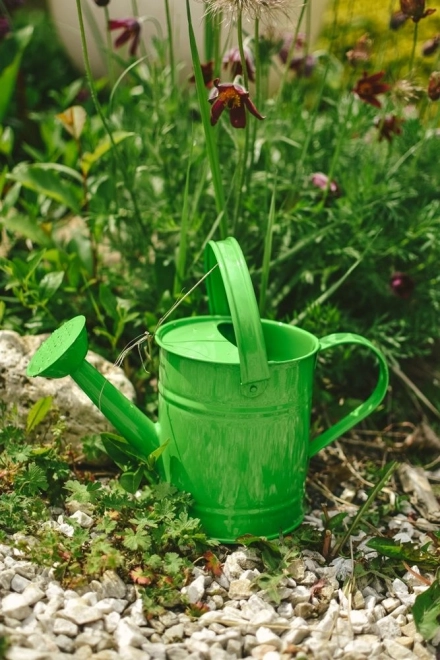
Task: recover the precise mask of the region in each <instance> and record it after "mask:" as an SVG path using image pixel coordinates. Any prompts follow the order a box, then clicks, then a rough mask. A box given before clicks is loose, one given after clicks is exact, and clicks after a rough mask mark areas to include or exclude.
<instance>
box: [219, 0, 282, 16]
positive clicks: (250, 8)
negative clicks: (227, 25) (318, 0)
mask: <svg viewBox="0 0 440 660" xmlns="http://www.w3.org/2000/svg"><path fill="white" fill-rule="evenodd" d="M287 5H288V0H206V7H207V11H209V12H212V13H214V14H220V13H222V14H223V15H224V16H225V18H236V17H237V15H238V14H244V15H246V16H247V17H249V18H260V17H262V16H264V15H265V14H268V15H270V14H271V13H273V12H278V11H286V9H287Z"/></svg>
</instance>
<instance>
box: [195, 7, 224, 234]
mask: <svg viewBox="0 0 440 660" xmlns="http://www.w3.org/2000/svg"><path fill="white" fill-rule="evenodd" d="M186 14H187V17H188V32H189V43H190V48H191V57H192V62H193V69H194V77H195V81H196V89H197V97H198V99H199V106H200V114H201V117H202V124H203V131H204V134H205V140H206V151H207V153H208V160H209V165H210V168H211V176H212V185H213V188H214V197H215V206H216V209H217V214H218V215H219V216H221V220H220V235H221V238H222V239H224V238H226V237H227V235H228V218H227V215H226V203H225V195H224V191H223V182H222V178H221V173H220V162H219V156H218V150H217V144H216V142H215V139H214V131H213V129H212V126H211V120H210V112H209V105H208V101H207V98H206V88H205V83H204V81H203V75H202V68H201V66H200V58H199V51H198V49H197V43H196V38H195V35H194V28H193V25H192V19H191V8H190V6H189V0H186Z"/></svg>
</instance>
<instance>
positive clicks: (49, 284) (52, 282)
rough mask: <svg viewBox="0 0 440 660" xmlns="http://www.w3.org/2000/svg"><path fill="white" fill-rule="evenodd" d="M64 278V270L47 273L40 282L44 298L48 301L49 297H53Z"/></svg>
mask: <svg viewBox="0 0 440 660" xmlns="http://www.w3.org/2000/svg"><path fill="white" fill-rule="evenodd" d="M63 279H64V271H62V270H55V271H53V272H51V273H46V275H45V276H44V277H43V278H42V279H41V281H40V284H39V289H40V296H41V298H42V300H45V301H46V300H49V298H52V296H53V294H54V293H55V292H56V291H57V290H58V289H59V288H60V286H61V283H62V281H63Z"/></svg>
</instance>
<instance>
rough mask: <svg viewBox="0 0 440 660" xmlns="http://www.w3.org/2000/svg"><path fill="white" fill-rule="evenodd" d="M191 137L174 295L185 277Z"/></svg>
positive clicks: (191, 150)
mask: <svg viewBox="0 0 440 660" xmlns="http://www.w3.org/2000/svg"><path fill="white" fill-rule="evenodd" d="M193 143H194V140H193V137H191V147H190V152H189V155H188V167H187V170H186V180H185V190H184V193H183V206H182V216H181V220H180V240H179V246H178V248H177V258H176V274H175V277H174V295H175V296H178V295H179V291H180V288H181V286H182V282H183V281H184V279H185V265H186V253H187V248H188V225H189V179H190V174H191V158H192V152H193Z"/></svg>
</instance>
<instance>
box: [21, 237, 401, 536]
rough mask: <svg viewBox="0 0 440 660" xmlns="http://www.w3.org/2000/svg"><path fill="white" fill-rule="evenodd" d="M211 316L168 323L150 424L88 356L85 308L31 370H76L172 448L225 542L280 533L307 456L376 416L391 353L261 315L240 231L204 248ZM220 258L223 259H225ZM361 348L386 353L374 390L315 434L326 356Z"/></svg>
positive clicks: (135, 437) (139, 431)
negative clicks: (316, 393)
mask: <svg viewBox="0 0 440 660" xmlns="http://www.w3.org/2000/svg"><path fill="white" fill-rule="evenodd" d="M205 265H206V270H207V272H211V274H210V275H209V277H208V278H207V287H208V299H209V306H210V315H209V316H203V317H192V318H187V319H180V320H177V321H172V322H169V323H166V324H164V325H162V326H161V327H160V328H159V329H158V330H157V332H156V335H155V339H156V342H157V343H158V345H159V346H160V364H159V402H158V406H159V415H158V416H159V421H158V423H157V424H153V423H152V422H151V421H150V420H148V418H146V417H145V416H144V415H143V413H141V412H140V411H139V410H138V409H137V408H136V407H135V406H134V405H133V404H132V403H130V402H128V401H127V400H126V399H125V398H124V397H123V396H122V395H121V394H120V393H119V392H118V391H117V390H116V389H115V388H114V387H113V386H112V385H111V384H110V383H108V382H107V381H106V380H105V379H104V378H103V377H102V376H101V374H99V373H98V372H97V371H96V370H95V369H94V368H93V367H92V366H91V365H90V364H89V363H88V362H87V361H86V360H85V356H86V353H87V338H86V334H85V319H84V317H76V318H75V319H72V320H71V321H70V322H68V323H66V324H65V325H63V326H61V328H59V329H58V330H57V331H56V332H55V333H54V334H53V335H52V336H51V337H50V338H49V339H48V340H47V342H46V344H43V345H42V347H41V348H40V349H39V351H38V352H37V353H36V355H35V356H34V358H33V360H32V361H31V363H30V365H29V367H28V375H31V376H36V375H41V376H48V377H60V376H63V375H66V374H70V375H71V376H72V378H73V379H74V380H75V381H76V382H77V384H78V385H79V386H80V387H81V388H82V389H83V390H84V391H85V392H86V394H88V396H89V397H90V398H91V399H92V401H93V402H94V403H95V404H96V405H98V406H99V408H100V409H101V410H102V411H103V413H104V414H105V416H106V417H107V418H108V419H109V421H111V422H112V424H113V425H114V426H115V427H116V428H117V429H118V430H119V432H120V433H121V435H123V436H124V437H125V438H126V439H127V440H128V441H129V442H130V443H131V444H132V445H133V446H134V447H135V448H136V449H137V451H138V452H140V453H141V454H143V455H145V456H146V457H147V456H148V455H149V453H151V452H152V451H154V450H155V449H157V448H158V447H159V446H161V445H166V447H165V450H164V451H163V452H162V454H161V456H160V458H159V460H158V466H157V467H158V471H159V473H160V475H161V477H162V478H163V479H164V480H166V481H169V482H170V483H172V484H173V485H174V486H176V487H177V488H179V489H181V490H183V491H186V492H189V493H191V495H192V497H193V500H194V505H193V510H192V513H193V515H195V516H197V517H198V518H200V520H201V522H202V524H203V526H204V528H205V530H206V532H207V533H208V535H210V536H212V537H213V538H217V539H218V540H221V541H224V542H234V541H236V539H237V537H239V536H241V535H243V534H253V535H256V536H265V537H267V538H275V537H277V536H279V535H280V534H284V533H286V532H289V531H291V530H292V529H294V528H295V527H297V526H298V525H299V524H300V523H301V521H302V519H303V517H304V491H305V482H306V475H307V470H308V465H309V459H310V457H311V456H312V455H314V454H316V453H317V452H318V451H319V450H320V449H322V448H323V447H325V446H327V445H328V444H329V443H330V442H332V441H333V440H334V439H336V438H337V437H339V436H340V435H342V434H343V433H344V432H345V431H347V430H348V429H349V428H351V427H353V426H354V425H355V424H357V423H358V422H359V421H360V420H361V419H363V418H365V417H366V416H367V415H369V414H370V413H371V412H372V411H373V410H374V409H375V408H376V407H377V406H378V405H379V403H380V401H381V400H382V398H383V397H384V395H385V393H386V390H387V385H388V370H387V366H386V362H385V360H384V358H383V356H382V354H381V353H380V351H378V349H377V348H376V347H375V346H373V344H371V343H370V342H369V341H368V340H367V339H365V338H363V337H361V336H359V335H354V334H351V333H337V334H334V335H329V336H327V337H325V338H323V339H321V340H318V339H317V338H316V337H314V336H313V335H312V334H310V333H308V332H306V331H304V330H301V329H300V328H296V327H295V326H293V325H288V324H284V323H278V322H275V321H269V320H261V319H260V317H259V313H258V307H257V303H256V299H255V294H254V291H253V287H252V282H251V279H250V276H249V272H248V270H247V267H246V263H245V261H244V257H243V254H242V252H241V249H240V247H239V245H238V243H237V242H236V241H235V239H233V238H228V239H226V240H224V241H218V242H214V241H211V242H210V243H209V244H208V246H207V249H206V253H205ZM217 266H218V267H217ZM338 344H353V345H356V344H357V345H360V346H363V347H364V348H366V349H368V350H369V351H371V352H372V353H373V354H374V355H375V357H376V358H377V361H378V366H379V375H378V382H377V385H376V387H375V389H374V391H373V392H372V394H371V395H370V397H369V398H368V399H367V400H366V401H364V402H363V403H362V404H360V405H359V406H358V407H357V408H355V410H353V411H352V412H351V413H350V414H348V415H347V416H346V417H344V418H343V419H342V420H340V421H339V422H338V423H336V424H335V425H334V426H332V427H331V428H329V429H327V430H326V431H324V433H323V434H321V435H320V436H318V437H317V438H315V439H314V440H312V441H310V417H311V406H312V394H313V381H314V377H315V368H316V365H317V358H318V355H319V354H320V353H321V352H322V351H325V350H328V349H331V348H332V347H334V346H336V345H338Z"/></svg>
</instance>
